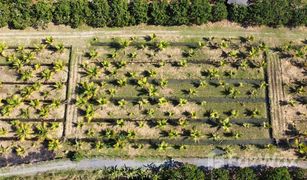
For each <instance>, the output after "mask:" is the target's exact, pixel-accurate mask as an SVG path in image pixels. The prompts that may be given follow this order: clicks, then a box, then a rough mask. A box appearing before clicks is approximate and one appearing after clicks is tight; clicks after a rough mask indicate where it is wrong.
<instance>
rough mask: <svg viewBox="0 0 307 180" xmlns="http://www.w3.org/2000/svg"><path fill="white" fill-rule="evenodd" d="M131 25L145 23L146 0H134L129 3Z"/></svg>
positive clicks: (146, 19) (146, 16)
mask: <svg viewBox="0 0 307 180" xmlns="http://www.w3.org/2000/svg"><path fill="white" fill-rule="evenodd" d="M129 12H130V15H131V21H130V22H131V25H136V24H141V23H147V21H148V15H147V12H148V3H147V1H146V0H134V1H132V2H131V4H130V8H129Z"/></svg>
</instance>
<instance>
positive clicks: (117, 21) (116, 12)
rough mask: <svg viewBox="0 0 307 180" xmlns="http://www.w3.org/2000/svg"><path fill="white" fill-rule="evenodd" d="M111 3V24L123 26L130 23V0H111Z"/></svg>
mask: <svg viewBox="0 0 307 180" xmlns="http://www.w3.org/2000/svg"><path fill="white" fill-rule="evenodd" d="M109 5H110V25H111V26H115V27H123V26H127V25H129V19H130V17H129V16H130V15H129V12H128V1H125V0H109Z"/></svg>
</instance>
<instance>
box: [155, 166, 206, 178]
mask: <svg viewBox="0 0 307 180" xmlns="http://www.w3.org/2000/svg"><path fill="white" fill-rule="evenodd" d="M158 176H159V177H160V178H161V179H168V180H197V179H204V178H205V174H204V172H203V171H202V170H201V169H199V168H198V167H197V166H195V165H192V164H185V165H183V166H181V167H179V168H167V169H163V170H162V171H160V172H159V175H158Z"/></svg>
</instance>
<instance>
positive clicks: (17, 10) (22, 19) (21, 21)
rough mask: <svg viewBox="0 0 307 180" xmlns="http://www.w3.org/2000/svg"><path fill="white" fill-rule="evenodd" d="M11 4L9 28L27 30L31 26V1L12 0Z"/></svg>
mask: <svg viewBox="0 0 307 180" xmlns="http://www.w3.org/2000/svg"><path fill="white" fill-rule="evenodd" d="M10 2H11V3H10V10H11V11H10V12H11V17H10V18H11V19H10V20H9V26H10V27H11V28H13V29H25V28H26V27H29V26H31V25H32V24H31V14H30V12H31V4H32V2H31V0H11V1H10Z"/></svg>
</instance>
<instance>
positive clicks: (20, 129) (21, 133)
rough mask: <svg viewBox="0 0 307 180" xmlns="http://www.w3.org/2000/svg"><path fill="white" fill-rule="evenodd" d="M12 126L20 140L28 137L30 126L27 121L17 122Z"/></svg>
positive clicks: (30, 131)
mask: <svg viewBox="0 0 307 180" xmlns="http://www.w3.org/2000/svg"><path fill="white" fill-rule="evenodd" d="M13 127H14V128H15V129H16V132H15V133H16V136H17V137H18V138H19V140H20V141H24V140H25V139H26V138H29V136H30V134H31V133H32V127H31V125H30V124H28V123H23V122H17V123H16V124H15V125H13Z"/></svg>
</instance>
